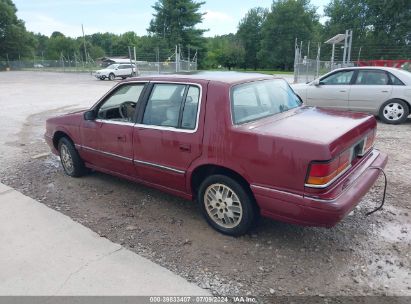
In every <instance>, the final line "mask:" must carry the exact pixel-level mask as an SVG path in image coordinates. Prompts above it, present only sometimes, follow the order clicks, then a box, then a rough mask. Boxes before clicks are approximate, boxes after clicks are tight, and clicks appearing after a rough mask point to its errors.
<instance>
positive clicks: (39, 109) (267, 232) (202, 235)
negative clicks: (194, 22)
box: [0, 72, 411, 296]
mask: <svg viewBox="0 0 411 304" xmlns="http://www.w3.org/2000/svg"><path fill="white" fill-rule="evenodd" d="M6 74H7V75H6ZM38 74H41V75H40V76H37V75H38ZM38 74H35V73H34V72H33V73H15V74H10V73H0V107H1V108H3V109H9V110H10V113H16V117H13V115H6V114H5V113H4V112H3V116H1V115H0V116H1V117H0V129H1V130H2V132H0V140H1V143H2V145H1V146H2V148H0V156H1V159H0V174H1V175H0V182H2V183H5V184H6V185H9V186H12V187H14V188H16V189H18V190H19V191H21V192H23V193H24V194H26V195H28V196H30V197H33V198H35V199H37V200H39V201H40V202H42V203H44V204H46V205H47V206H49V207H50V208H53V209H56V210H58V211H60V212H62V213H64V214H66V215H68V216H70V217H71V218H73V219H74V220H75V221H78V222H80V223H82V224H83V225H85V226H87V227H90V228H91V229H92V230H94V231H96V232H98V233H99V234H100V235H101V237H105V238H108V239H110V240H111V241H113V242H116V243H119V244H122V245H123V246H125V247H126V248H129V249H130V250H132V251H135V252H137V253H138V254H141V255H142V256H145V257H147V258H149V259H150V260H152V261H155V262H157V263H158V264H160V265H162V266H164V267H166V268H168V269H170V270H172V271H174V272H176V273H178V274H180V275H181V276H183V277H185V278H187V279H188V280H189V281H191V282H194V283H196V284H198V285H199V286H201V287H204V288H207V289H210V290H211V291H212V292H213V293H214V294H219V295H237V294H241V295H254V296H263V295H270V294H275V295H327V296H328V295H329V296H335V295H408V296H411V268H410V262H411V257H410V254H411V245H410V240H411V224H410V223H411V200H410V197H411V195H410V193H411V174H410V172H411V153H410V152H411V119H409V120H408V122H407V123H406V124H403V125H400V126H390V125H385V124H381V123H379V125H378V136H377V144H376V146H377V148H379V149H380V150H382V151H384V152H386V153H388V155H389V164H388V167H387V169H386V173H387V176H388V179H389V185H388V195H387V202H386V206H385V207H384V209H383V211H382V212H377V213H376V214H374V215H372V216H370V217H365V215H364V214H365V212H366V211H369V210H371V209H372V208H373V207H375V206H376V205H378V204H379V203H380V200H381V196H382V189H383V187H382V186H383V183H382V179H381V180H379V182H378V183H377V185H376V186H374V188H372V190H371V192H370V193H369V194H368V195H367V196H366V197H365V198H364V199H363V200H362V202H361V203H360V205H359V206H358V207H357V208H356V209H355V211H354V212H353V213H352V214H351V215H350V216H348V217H347V218H346V219H345V220H344V221H343V222H342V223H340V224H339V225H337V226H336V227H334V228H332V229H323V228H306V227H299V226H294V225H288V224H284V223H280V222H274V221H271V220H266V219H262V220H261V221H260V223H259V225H258V227H256V228H255V229H254V230H253V231H252V232H251V233H250V234H248V235H246V236H243V237H239V238H232V237H227V236H223V235H221V234H219V233H217V232H215V231H214V230H212V229H211V228H209V227H208V226H207V224H206V223H205V221H204V220H203V219H202V217H201V215H200V213H199V210H198V208H197V207H196V205H195V204H194V203H192V202H189V201H184V200H182V199H179V198H175V197H173V196H170V195H167V194H164V193H162V192H159V191H157V190H153V189H150V188H147V187H144V186H141V185H138V184H134V183H131V182H128V181H125V180H121V179H118V178H115V177H111V176H108V175H105V174H101V173H97V172H94V173H91V174H89V175H87V176H86V177H83V178H79V179H73V178H70V177H68V176H66V175H64V173H63V170H62V168H61V166H60V163H59V159H58V158H57V157H56V156H53V155H51V154H46V155H41V154H42V153H47V152H49V148H48V147H47V146H46V144H45V142H44V140H43V138H42V134H43V133H44V122H45V119H47V118H48V117H50V116H54V115H56V114H61V113H64V112H67V111H69V110H70V111H71V110H74V109H77V108H80V107H82V106H86V105H91V104H92V103H94V101H95V100H96V98H97V97H98V96H99V95H102V94H103V93H104V91H106V90H108V88H109V87H111V86H112V85H113V83H109V82H104V83H103V82H99V81H96V80H93V79H92V78H91V77H90V76H87V75H82V76H78V75H58V74H52V73H44V74H42V73H38ZM10 75H13V77H12V78H10V77H9V76H10ZM34 75H36V76H34ZM6 76H7V77H6ZM23 92H24V93H23ZM10 101H13V103H10ZM27 107H29V109H28V108H27ZM1 133H3V134H1Z"/></svg>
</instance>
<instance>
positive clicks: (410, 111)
mask: <svg viewBox="0 0 411 304" xmlns="http://www.w3.org/2000/svg"><path fill="white" fill-rule="evenodd" d="M394 100H401V101H403V102H405V104H406V105H407V106H408V111H409V113H411V102H410V101H408V100H406V99H404V98H401V97H392V98H390V99H388V100H386V101H385V102H383V103H382V104H381V107H380V110H381V109H382V106H383V105H384V104H385V103H387V102H389V101H394Z"/></svg>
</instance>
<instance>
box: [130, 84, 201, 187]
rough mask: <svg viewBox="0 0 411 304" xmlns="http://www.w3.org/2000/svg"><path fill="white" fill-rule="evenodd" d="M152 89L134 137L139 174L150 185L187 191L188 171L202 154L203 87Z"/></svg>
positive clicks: (163, 87)
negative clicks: (201, 115)
mask: <svg viewBox="0 0 411 304" xmlns="http://www.w3.org/2000/svg"><path fill="white" fill-rule="evenodd" d="M149 90H150V91H149V92H147V100H146V102H145V106H144V111H141V113H140V117H139V123H138V124H136V126H135V128H134V134H133V149H134V164H135V166H136V172H137V175H138V177H139V178H141V179H142V180H144V181H146V182H148V183H152V184H156V185H159V186H162V187H165V188H168V189H173V190H175V191H179V192H187V189H186V179H185V176H186V171H187V169H188V167H189V166H190V164H191V163H192V162H193V160H195V159H196V158H198V157H199V156H200V153H201V144H202V132H201V131H200V130H201V128H200V126H201V119H200V118H199V115H200V114H199V113H200V108H201V104H204V99H205V97H202V86H201V85H199V84H187V83H152V84H151V86H150V89H149Z"/></svg>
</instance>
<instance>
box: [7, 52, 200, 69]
mask: <svg viewBox="0 0 411 304" xmlns="http://www.w3.org/2000/svg"><path fill="white" fill-rule="evenodd" d="M192 54H193V53H192ZM130 56H131V58H132V60H130V59H129V58H130ZM133 57H134V58H133ZM73 58H74V59H73ZM183 58H184V59H183ZM153 59H154V60H153ZM129 62H130V63H131V62H133V63H134V64H136V65H137V68H138V70H139V73H140V74H141V75H151V74H167V73H178V72H191V71H196V70H197V52H194V54H193V56H191V55H190V52H187V54H186V56H184V54H183V52H182V50H181V48H180V47H176V48H175V51H174V53H172V51H167V50H159V49H156V50H154V52H153V53H150V54H137V55H134V56H133V53H132V52H129V54H119V55H118V56H110V57H103V58H99V59H95V60H92V59H91V58H89V59H88V60H87V61H84V60H83V59H82V58H81V57H80V56H76V54H74V55H73V56H71V57H69V56H68V54H66V55H65V56H63V54H62V55H61V57H60V59H59V60H45V59H43V58H39V57H37V58H36V57H34V58H33V59H31V60H7V61H0V71H5V70H7V71H50V72H72V73H93V72H95V71H96V70H99V69H103V68H105V67H107V66H108V65H110V64H112V63H129Z"/></svg>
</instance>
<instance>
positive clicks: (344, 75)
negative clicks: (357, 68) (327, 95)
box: [320, 71, 354, 85]
mask: <svg viewBox="0 0 411 304" xmlns="http://www.w3.org/2000/svg"><path fill="white" fill-rule="evenodd" d="M353 75H354V71H341V72H337V73H334V74H331V75H329V76H327V77H325V78H323V79H321V81H320V83H321V84H323V85H347V84H350V82H351V78H352V76H353Z"/></svg>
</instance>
